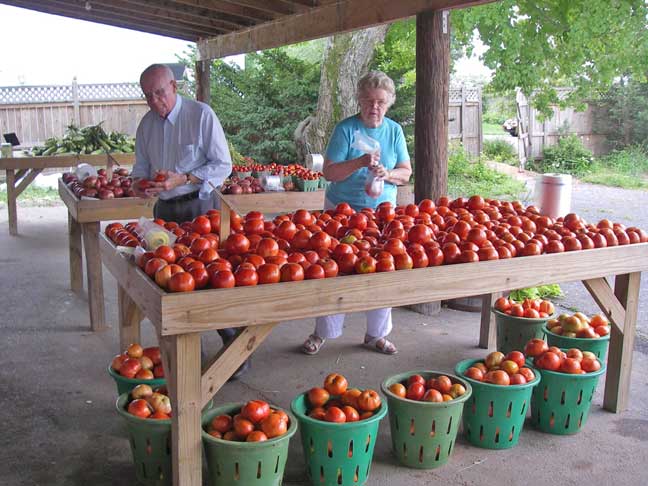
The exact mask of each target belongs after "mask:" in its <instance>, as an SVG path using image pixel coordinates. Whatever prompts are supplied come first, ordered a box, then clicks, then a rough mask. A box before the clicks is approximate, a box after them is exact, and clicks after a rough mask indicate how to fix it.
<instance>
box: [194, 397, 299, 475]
mask: <svg viewBox="0 0 648 486" xmlns="http://www.w3.org/2000/svg"><path fill="white" fill-rule="evenodd" d="M202 426H203V431H202V439H203V446H204V448H205V456H206V457H207V467H208V470H209V481H208V484H209V485H210V486H236V485H241V486H273V485H277V484H281V483H282V480H283V475H284V470H285V466H286V460H287V459H288V445H289V442H290V438H291V437H292V436H293V435H294V434H295V432H296V431H297V421H296V420H295V417H294V416H293V415H292V414H291V413H289V412H287V411H285V410H282V409H280V408H277V407H271V406H270V405H269V404H268V403H267V402H265V401H263V400H250V401H248V402H246V403H227V404H224V405H221V406H218V407H214V408H212V409H211V410H207V411H204V412H203V415H202Z"/></svg>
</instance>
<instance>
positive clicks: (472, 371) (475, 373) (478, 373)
mask: <svg viewBox="0 0 648 486" xmlns="http://www.w3.org/2000/svg"><path fill="white" fill-rule="evenodd" d="M464 376H466V377H467V378H470V379H473V380H475V381H484V372H483V371H482V370H481V369H479V368H476V367H475V366H471V367H470V368H468V369H467V370H466V371H465V372H464Z"/></svg>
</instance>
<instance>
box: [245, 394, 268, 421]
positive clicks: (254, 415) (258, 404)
mask: <svg viewBox="0 0 648 486" xmlns="http://www.w3.org/2000/svg"><path fill="white" fill-rule="evenodd" d="M241 415H242V416H243V418H246V419H248V420H249V421H250V422H252V423H254V424H258V423H260V422H261V421H262V420H263V419H265V418H266V417H267V416H268V415H270V405H268V402H265V401H263V400H250V401H249V402H247V403H246V404H245V405H243V408H242V409H241Z"/></svg>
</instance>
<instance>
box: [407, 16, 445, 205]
mask: <svg viewBox="0 0 648 486" xmlns="http://www.w3.org/2000/svg"><path fill="white" fill-rule="evenodd" d="M449 85H450V18H449V16H448V15H447V12H443V11H440V10H437V11H427V12H421V13H419V14H418V15H417V16H416V117H415V119H416V130H415V143H416V145H415V147H414V154H415V172H414V181H415V182H414V194H415V199H416V201H417V202H418V201H420V200H422V199H426V198H430V199H433V200H436V199H437V198H438V197H440V196H443V195H445V194H446V193H447V191H448V90H449Z"/></svg>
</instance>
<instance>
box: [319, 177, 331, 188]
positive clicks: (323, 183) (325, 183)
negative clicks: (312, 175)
mask: <svg viewBox="0 0 648 486" xmlns="http://www.w3.org/2000/svg"><path fill="white" fill-rule="evenodd" d="M330 184H331V182H330V181H327V180H326V179H324V177H321V176H320V178H319V188H320V189H326V188H327V187H328V186H329V185H330Z"/></svg>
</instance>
